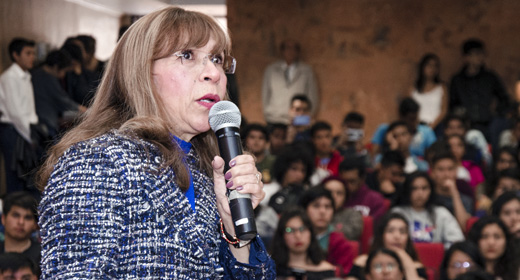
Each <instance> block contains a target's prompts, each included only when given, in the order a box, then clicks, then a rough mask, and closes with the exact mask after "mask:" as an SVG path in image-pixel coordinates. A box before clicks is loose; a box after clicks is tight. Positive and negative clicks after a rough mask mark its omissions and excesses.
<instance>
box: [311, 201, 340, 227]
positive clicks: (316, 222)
mask: <svg viewBox="0 0 520 280" xmlns="http://www.w3.org/2000/svg"><path fill="white" fill-rule="evenodd" d="M306 211H307V216H309V219H311V223H312V226H313V227H314V228H315V229H316V234H319V233H322V232H323V231H325V230H327V227H328V226H329V224H330V223H331V222H332V216H333V215H334V209H333V208H332V201H331V200H330V199H328V198H326V197H320V198H318V199H315V200H314V201H312V202H311V203H310V204H309V205H308V206H307V209H306Z"/></svg>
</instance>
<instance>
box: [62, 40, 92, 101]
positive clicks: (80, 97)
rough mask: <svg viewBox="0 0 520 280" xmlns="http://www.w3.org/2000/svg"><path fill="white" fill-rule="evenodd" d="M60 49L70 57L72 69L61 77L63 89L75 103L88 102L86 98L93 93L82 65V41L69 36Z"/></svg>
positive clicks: (89, 97)
mask: <svg viewBox="0 0 520 280" xmlns="http://www.w3.org/2000/svg"><path fill="white" fill-rule="evenodd" d="M60 49H61V50H63V51H66V52H67V53H68V54H69V55H70V57H71V58H72V71H69V72H67V74H66V75H65V78H64V79H63V84H64V85H65V90H66V91H67V93H68V94H69V96H70V97H71V98H72V99H73V100H74V101H75V102H76V103H78V104H88V100H91V99H92V97H93V96H94V93H93V92H92V91H91V88H90V87H89V84H88V81H87V77H86V76H85V68H84V66H83V65H84V61H85V57H86V53H85V47H84V46H83V43H82V42H81V41H80V40H78V39H76V38H75V37H69V38H67V39H66V40H65V43H63V46H62V47H61V48H60Z"/></svg>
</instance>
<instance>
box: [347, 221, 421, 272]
mask: <svg viewBox="0 0 520 280" xmlns="http://www.w3.org/2000/svg"><path fill="white" fill-rule="evenodd" d="M408 228H409V225H408V221H407V220H406V218H405V217H403V216H402V215H401V214H398V213H389V214H386V215H385V216H383V217H382V218H381V220H380V221H379V223H378V226H377V228H376V229H375V231H374V241H373V243H372V246H371V248H370V251H371V252H374V251H376V250H379V249H382V248H386V249H390V250H392V251H394V252H396V253H397V255H398V256H399V259H400V260H401V262H402V264H403V273H404V275H405V277H406V279H426V278H427V275H426V269H425V268H424V266H423V265H422V264H421V263H420V262H419V258H418V256H417V253H416V252H415V247H414V246H413V243H412V239H411V238H410V234H409V231H408ZM367 260H368V256H367V255H366V254H363V255H360V256H358V257H357V258H356V259H354V265H353V266H352V269H351V270H350V272H349V274H348V275H347V280H363V279H365V275H364V273H363V271H366V270H367V269H369V268H370V267H368V268H367Z"/></svg>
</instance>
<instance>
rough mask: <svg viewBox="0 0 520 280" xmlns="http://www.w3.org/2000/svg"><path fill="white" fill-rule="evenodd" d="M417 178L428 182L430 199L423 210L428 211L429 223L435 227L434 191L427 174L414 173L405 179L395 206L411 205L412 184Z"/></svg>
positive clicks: (421, 172)
mask: <svg viewBox="0 0 520 280" xmlns="http://www.w3.org/2000/svg"><path fill="white" fill-rule="evenodd" d="M418 178H424V179H425V180H426V182H428V186H429V188H430V197H428V200H427V201H426V204H425V205H424V208H425V209H426V210H427V211H428V214H429V216H430V219H431V222H432V223H433V224H434V225H435V190H434V186H435V184H434V183H433V181H432V179H431V178H430V176H428V173H426V172H423V171H416V172H413V173H412V174H410V175H408V176H407V177H406V180H405V181H404V184H403V189H402V193H401V194H400V195H399V196H398V200H397V202H396V205H397V206H410V205H412V185H413V182H414V181H415V180H416V179H418Z"/></svg>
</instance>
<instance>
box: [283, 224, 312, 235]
mask: <svg viewBox="0 0 520 280" xmlns="http://www.w3.org/2000/svg"><path fill="white" fill-rule="evenodd" d="M306 230H307V227H305V226H301V227H299V228H292V227H286V228H285V233H288V234H294V233H295V232H299V233H302V232H304V231H306Z"/></svg>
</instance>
